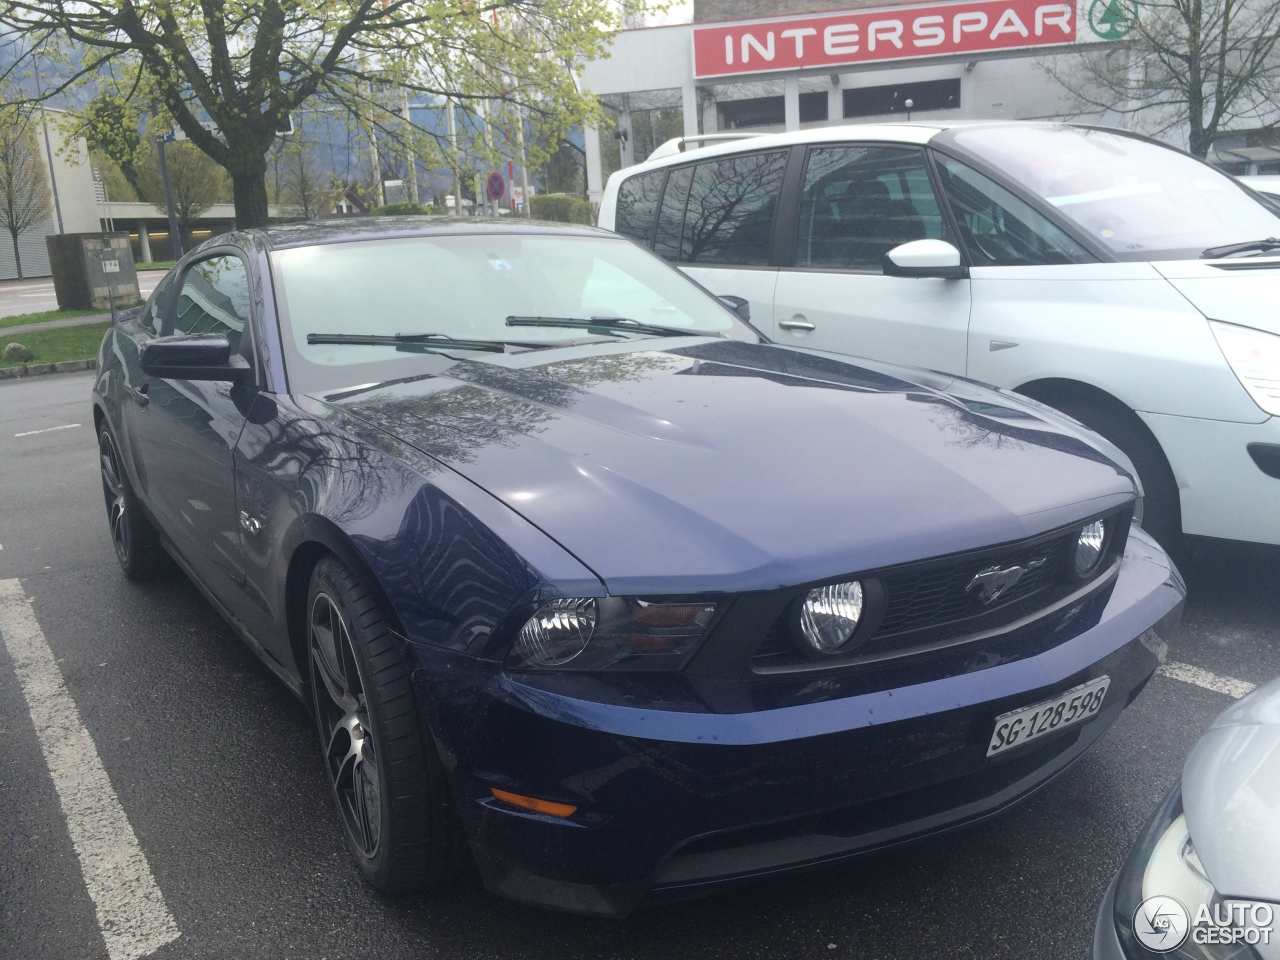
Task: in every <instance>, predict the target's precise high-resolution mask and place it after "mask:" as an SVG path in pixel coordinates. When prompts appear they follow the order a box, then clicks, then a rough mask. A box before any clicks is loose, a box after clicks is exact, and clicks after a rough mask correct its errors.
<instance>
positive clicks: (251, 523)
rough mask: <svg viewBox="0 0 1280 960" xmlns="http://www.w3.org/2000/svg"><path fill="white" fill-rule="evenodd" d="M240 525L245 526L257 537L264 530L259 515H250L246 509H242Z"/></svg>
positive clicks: (246, 529)
mask: <svg viewBox="0 0 1280 960" xmlns="http://www.w3.org/2000/svg"><path fill="white" fill-rule="evenodd" d="M240 526H241V527H243V528H244V530H245V532H246V533H248V534H249V535H250V536H253V537H256V536H257V535H258V534H260V533H261V532H262V521H261V520H259V519H258V518H257V517H251V516H249V514H248V512H246V511H244V510H241V511H240Z"/></svg>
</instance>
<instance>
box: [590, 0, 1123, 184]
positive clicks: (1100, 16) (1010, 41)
mask: <svg viewBox="0 0 1280 960" xmlns="http://www.w3.org/2000/svg"><path fill="white" fill-rule="evenodd" d="M1127 2H1128V0H1065V2H1064V0H941V2H933V3H925V4H920V3H903V2H893V0H874V5H872V3H862V4H859V3H858V0H839V2H837V3H830V2H827V3H824V2H823V0H772V2H767V3H765V2H759V0H740V2H730V0H703V2H697V0H695V3H694V4H693V6H692V8H691V9H690V10H689V12H688V15H687V19H688V21H689V22H686V23H675V24H669V25H664V26H657V27H646V28H640V29H627V30H622V31H620V32H619V33H618V35H617V37H616V39H615V41H614V44H613V46H612V49H611V55H610V57H609V58H608V59H604V60H596V61H592V62H591V63H589V64H587V65H586V67H585V68H584V69H583V72H582V84H583V86H584V87H585V88H586V89H588V90H590V91H592V92H593V93H595V94H597V95H598V96H599V97H600V98H601V100H602V101H603V102H604V103H605V104H606V107H607V108H608V109H609V111H610V112H611V113H613V114H615V115H616V130H609V131H606V132H605V133H604V134H603V135H602V133H601V131H598V130H596V129H592V128H588V129H587V131H586V154H587V179H588V188H589V192H590V198H591V200H592V202H593V203H598V202H599V199H600V195H601V191H602V189H603V186H604V180H605V178H606V177H607V176H608V173H609V172H610V171H611V170H612V169H617V167H618V166H619V165H621V166H630V165H631V164H633V163H637V162H640V161H642V160H643V159H644V158H645V157H646V156H647V155H648V153H649V152H650V151H652V149H653V148H654V147H656V146H657V144H658V143H661V142H663V141H664V140H666V139H668V138H669V137H672V136H686V137H692V136H698V135H701V134H711V133H718V132H732V131H737V130H742V131H782V130H800V129H803V128H805V127H816V126H827V125H832V124H841V123H857V122H878V123H883V122H885V121H886V120H892V119H895V118H897V119H903V120H905V119H908V118H910V119H914V120H943V119H946V120H968V119H1048V118H1063V117H1065V116H1068V115H1070V114H1071V111H1072V104H1071V103H1070V100H1069V97H1068V95H1067V94H1066V92H1065V91H1064V90H1063V89H1062V88H1061V86H1059V85H1058V84H1057V83H1056V82H1055V81H1054V80H1053V79H1052V78H1051V77H1050V76H1049V74H1048V73H1046V72H1045V71H1044V70H1043V69H1042V67H1041V66H1040V64H1041V62H1042V61H1043V60H1044V58H1046V57H1053V56H1056V55H1058V54H1061V53H1063V52H1071V51H1073V50H1076V49H1079V47H1080V45H1082V44H1090V45H1092V44H1098V43H1105V42H1108V41H1112V40H1118V39H1120V38H1121V37H1123V35H1124V33H1125V32H1126V28H1127V22H1126V17H1127V16H1128V15H1129V11H1131V9H1132V8H1131V7H1130V6H1126V3H1127ZM833 8H834V9H833ZM764 11H767V12H768V13H770V14H773V15H770V16H761V15H760V14H761V13H762V12H764ZM1112 122H1117V121H1116V120H1113V121H1112ZM1118 125H1120V124H1118Z"/></svg>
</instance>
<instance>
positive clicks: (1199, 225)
mask: <svg viewBox="0 0 1280 960" xmlns="http://www.w3.org/2000/svg"><path fill="white" fill-rule="evenodd" d="M954 143H955V144H956V145H957V146H959V147H961V148H963V149H964V150H966V151H968V152H970V153H972V154H974V155H976V156H978V157H980V158H982V159H983V160H985V161H986V162H987V163H989V164H991V165H993V166H994V167H996V168H997V169H998V170H1000V171H1002V172H1003V173H1005V174H1006V175H1007V176H1010V177H1012V178H1013V179H1014V180H1017V181H1018V182H1019V183H1021V184H1022V185H1023V186H1024V187H1026V189H1028V190H1030V191H1031V192H1032V193H1034V194H1036V195H1037V196H1039V197H1041V198H1042V199H1043V200H1045V202H1047V203H1048V204H1049V205H1051V206H1053V207H1055V208H1057V210H1058V211H1059V212H1060V213H1062V215H1063V216H1064V217H1066V218H1068V219H1069V220H1072V221H1074V222H1075V223H1076V224H1077V225H1078V226H1080V227H1081V228H1083V229H1084V230H1085V231H1086V232H1087V233H1088V234H1089V235H1090V236H1091V237H1093V238H1094V239H1096V240H1098V241H1099V242H1100V243H1102V244H1103V245H1104V246H1106V247H1107V248H1109V249H1110V250H1111V252H1112V253H1113V254H1115V256H1116V257H1117V258H1118V259H1120V260H1174V259H1188V258H1192V257H1199V256H1200V255H1201V253H1202V251H1204V250H1206V249H1208V248H1210V247H1219V246H1224V245H1227V244H1236V243H1247V242H1250V241H1255V240H1262V239H1266V238H1267V237H1276V236H1280V215H1277V213H1276V212H1275V211H1273V210H1271V209H1268V207H1266V206H1265V205H1264V204H1262V203H1260V202H1259V201H1258V200H1257V198H1256V197H1254V196H1253V195H1251V194H1250V193H1248V192H1247V191H1245V190H1244V189H1243V188H1241V186H1240V185H1239V184H1238V183H1236V182H1235V181H1234V180H1233V179H1232V178H1231V177H1228V176H1227V175H1226V174H1223V173H1219V172H1218V171H1217V170H1215V169H1213V168H1212V167H1210V166H1209V165H1207V164H1205V163H1203V162H1201V161H1199V160H1197V159H1195V158H1194V157H1191V156H1189V155H1187V154H1185V153H1182V152H1181V151H1178V150H1174V149H1172V148H1170V147H1164V146H1160V145H1158V144H1154V143H1150V142H1148V141H1145V140H1139V139H1137V138H1135V137H1130V136H1125V135H1124V134H1120V133H1112V132H1108V131H1104V130H1089V129H1085V128H1083V127H1073V126H1068V125H1066V124H1060V125H1050V124H1026V125H1022V124H1018V125H1007V126H1003V125H1002V126H990V127H974V128H971V129H961V130H958V131H956V133H955V134H954Z"/></svg>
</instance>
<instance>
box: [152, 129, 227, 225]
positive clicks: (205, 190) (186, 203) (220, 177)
mask: <svg viewBox="0 0 1280 960" xmlns="http://www.w3.org/2000/svg"><path fill="white" fill-rule="evenodd" d="M157 126H158V125H157V124H155V123H153V124H151V125H150V126H149V127H148V131H149V135H148V138H147V139H148V141H149V142H150V143H151V144H152V148H151V150H150V151H148V152H147V153H145V154H143V159H142V160H141V161H140V162H139V164H138V183H139V184H140V186H141V187H142V190H141V194H140V195H141V197H142V199H144V200H146V201H147V203H150V204H153V205H154V206H155V208H156V209H157V210H159V211H160V212H161V213H164V212H166V210H167V209H168V207H167V205H166V202H165V195H164V178H163V177H162V176H161V173H160V157H159V154H158V153H157V150H158V145H156V144H155V138H154V137H153V136H150V132H151V131H154V130H155V129H156V128H157ZM165 162H166V165H167V166H168V168H169V186H170V188H171V189H172V191H173V210H174V214H175V215H176V217H177V220H178V229H179V230H180V231H182V233H183V235H184V237H186V238H189V237H190V235H191V229H192V227H193V226H195V222H196V221H197V220H198V219H199V218H200V217H201V216H202V215H203V214H204V213H206V212H207V211H208V209H209V208H210V207H212V206H213V205H214V204H215V203H219V202H223V201H225V200H226V198H227V196H228V194H229V193H230V190H229V185H228V183H227V174H226V171H225V170H223V169H222V168H221V167H220V166H218V164H217V163H215V162H214V161H213V159H212V158H211V157H209V156H208V155H207V154H205V153H203V152H201V151H200V150H199V149H197V148H196V147H195V145H194V144H191V143H187V142H182V141H179V142H175V143H167V144H165ZM184 246H185V243H184Z"/></svg>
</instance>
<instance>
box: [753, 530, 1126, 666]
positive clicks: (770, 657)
mask: <svg viewBox="0 0 1280 960" xmlns="http://www.w3.org/2000/svg"><path fill="white" fill-rule="evenodd" d="M1108 519H1109V522H1110V525H1111V528H1112V529H1111V531H1110V534H1109V543H1108V546H1107V548H1106V551H1107V552H1106V555H1105V556H1104V558H1103V560H1102V562H1101V563H1099V565H1098V573H1099V574H1101V573H1102V572H1104V571H1106V570H1108V569H1110V568H1112V567H1113V566H1114V562H1115V559H1116V558H1117V557H1118V556H1119V555H1120V553H1121V552H1122V551H1123V549H1124V542H1125V540H1126V538H1127V537H1128V532H1129V516H1128V514H1127V512H1126V513H1116V514H1113V515H1111V517H1110V518H1108ZM1079 529H1080V526H1079V525H1077V524H1072V525H1071V526H1070V527H1067V528H1063V529H1060V530H1057V531H1053V532H1051V533H1049V534H1043V535H1041V536H1038V537H1035V538H1033V539H1030V540H1027V541H1023V542H1022V543H1012V544H1005V545H1003V546H999V547H992V548H987V549H983V550H976V551H971V552H966V553H962V554H953V555H952V556H950V557H941V558H938V559H936V560H927V561H921V562H918V563H911V564H905V565H903V566H900V567H893V568H889V569H887V570H880V571H872V572H870V573H867V574H861V575H855V576H858V577H859V579H863V580H864V581H870V580H875V581H878V583H879V584H880V585H881V586H882V587H883V597H884V600H883V605H882V610H883V616H882V618H881V619H880V621H879V624H878V626H877V627H876V628H875V631H874V633H872V635H871V636H870V637H869V638H867V639H866V640H865V641H863V642H861V643H859V644H857V649H856V650H855V651H853V652H852V653H851V654H850V656H849V658H847V661H854V662H856V661H858V660H865V659H867V658H870V657H874V658H879V657H881V656H883V655H885V654H887V653H892V652H894V651H906V650H913V649H916V648H929V647H935V646H937V645H938V644H940V643H947V642H949V641H952V640H954V639H955V638H957V637H964V636H968V635H976V634H981V633H986V632H988V631H991V630H998V629H1000V628H1001V627H1004V626H1008V625H1010V624H1012V623H1014V622H1016V621H1019V620H1022V619H1023V618H1025V617H1027V616H1028V615H1034V614H1035V613H1036V612H1037V611H1040V610H1044V609H1046V608H1048V607H1051V606H1053V605H1054V604H1055V603H1056V602H1057V601H1059V600H1062V599H1064V598H1066V597H1068V596H1070V595H1072V594H1074V593H1076V592H1078V591H1080V590H1081V589H1082V588H1083V587H1086V586H1087V584H1082V583H1081V582H1080V581H1079V580H1077V579H1075V578H1074V577H1073V576H1072V573H1071V564H1072V552H1073V550H1074V547H1075V543H1076V536H1077V533H1078V531H1079ZM1014 566H1018V567H1021V568H1023V570H1024V573H1023V574H1022V576H1021V577H1020V578H1019V579H1018V581H1017V582H1016V583H1014V584H1013V585H1011V586H1009V587H1007V588H1006V589H1005V590H1004V591H1003V592H1001V593H999V595H998V596H996V597H995V598H994V599H991V598H990V597H986V598H984V596H983V592H982V589H981V587H980V586H979V585H975V583H974V578H975V577H977V576H978V575H979V574H981V573H982V572H983V571H986V570H990V569H996V570H1002V569H1006V568H1009V567H1014ZM1096 577H1097V575H1095V578H1096ZM801 596H803V591H797V592H796V599H798V598H799V597H801ZM793 618H794V610H793V607H792V605H789V606H788V608H787V610H786V611H784V612H783V614H782V615H781V616H779V617H778V618H777V620H776V621H775V622H774V623H773V624H772V626H771V627H770V629H769V631H768V633H767V635H766V636H765V638H764V640H763V642H762V643H761V644H760V646H759V647H758V648H757V649H756V653H755V656H754V657H753V659H752V667H753V669H754V670H756V671H757V672H759V671H764V672H771V671H772V670H775V669H787V668H791V667H796V666H812V665H813V664H814V661H811V660H809V659H808V658H806V657H805V656H804V654H802V653H801V652H800V651H799V650H798V649H797V647H796V645H795V643H794V642H793V640H792V629H793V627H792V620H793ZM841 662H846V661H845V660H843V659H833V660H832V661H823V662H820V663H819V665H822V663H830V664H831V665H833V666H834V665H837V664H838V663H841Z"/></svg>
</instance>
